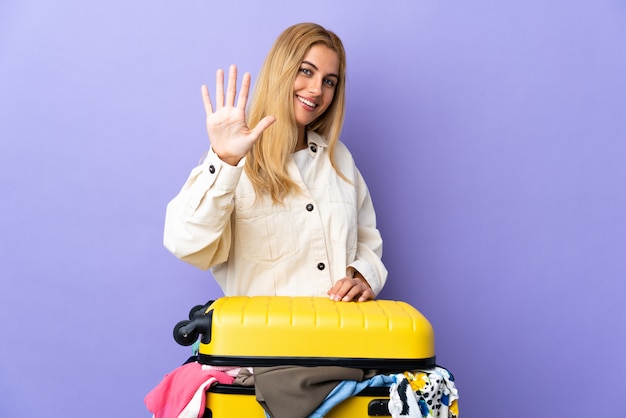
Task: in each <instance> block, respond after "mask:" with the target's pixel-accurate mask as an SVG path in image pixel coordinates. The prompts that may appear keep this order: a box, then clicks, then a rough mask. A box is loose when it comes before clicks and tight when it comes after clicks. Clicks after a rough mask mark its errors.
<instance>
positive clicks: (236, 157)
mask: <svg viewBox="0 0 626 418" xmlns="http://www.w3.org/2000/svg"><path fill="white" fill-rule="evenodd" d="M249 90H250V73H245V74H244V75H243V79H242V81H241V90H240V91H239V97H238V99H237V103H236V104H235V97H236V96H237V67H236V66H235V65H231V66H230V69H229V71H228V87H227V89H226V95H224V71H223V70H221V69H220V70H217V75H216V81H215V108H214V107H213V103H212V102H211V97H210V96H209V89H208V87H207V86H206V85H202V87H201V92H202V101H203V102H204V110H205V111H206V127H207V133H208V134H209V140H210V142H211V148H212V149H213V151H214V152H215V153H216V154H217V156H218V157H220V159H221V160H222V161H224V162H226V163H228V164H230V165H237V163H238V162H239V161H240V160H241V159H242V158H243V157H245V156H246V154H247V153H248V151H249V150H250V148H252V146H253V145H254V143H255V142H256V140H257V139H259V137H260V136H261V134H262V133H263V131H264V130H265V129H267V128H268V127H269V126H270V125H271V124H272V123H274V121H275V120H276V119H275V118H274V117H273V116H266V117H264V118H263V119H261V121H259V123H258V124H257V125H256V126H255V127H254V128H253V129H250V128H249V127H248V125H247V123H246V104H247V102H248V92H249Z"/></svg>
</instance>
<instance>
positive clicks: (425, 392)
mask: <svg viewBox="0 0 626 418" xmlns="http://www.w3.org/2000/svg"><path fill="white" fill-rule="evenodd" d="M395 379H396V383H394V384H392V385H391V388H390V392H389V399H390V400H389V412H390V413H391V416H392V417H394V418H402V417H409V418H457V417H458V416H459V405H458V399H459V393H458V390H457V388H456V385H455V384H454V376H453V375H452V373H450V372H449V371H448V370H447V369H444V368H443V367H435V368H433V369H429V370H414V371H410V372H409V371H407V372H404V373H402V374H397V375H395Z"/></svg>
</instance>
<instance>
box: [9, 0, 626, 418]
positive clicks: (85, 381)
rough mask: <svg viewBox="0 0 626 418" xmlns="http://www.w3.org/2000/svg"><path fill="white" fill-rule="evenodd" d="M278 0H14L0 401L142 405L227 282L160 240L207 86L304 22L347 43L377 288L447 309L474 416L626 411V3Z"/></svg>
mask: <svg viewBox="0 0 626 418" xmlns="http://www.w3.org/2000/svg"><path fill="white" fill-rule="evenodd" d="M278 3H279V2H273V3H272V2H270V4H276V5H278ZM280 3H281V4H280V7H278V6H269V5H267V4H262V2H258V1H238V2H208V1H205V2H200V1H197V0H195V1H194V0H192V1H188V2H153V1H150V2H149V1H132V2H127V1H119V0H114V1H109V2H96V3H94V2H78V1H69V0H60V1H55V2H47V1H41V0H31V1H17V0H8V1H7V0H4V1H3V2H2V3H1V4H0V119H1V120H0V141H1V148H0V191H1V194H0V195H1V196H2V203H1V205H0V215H1V216H0V240H1V241H0V246H1V247H0V248H1V252H0V276H1V281H0V309H1V315H0V326H1V329H2V331H3V337H2V338H0V353H2V356H1V359H0V416H3V417H8V416H11V417H18V418H19V417H32V416H48V417H78V416H83V415H85V414H88V415H89V416H91V417H103V418H104V417H106V418H110V417H125V416H128V417H130V416H132V417H142V416H145V417H148V416H149V414H148V412H147V411H146V409H145V407H144V405H143V397H144V396H145V394H146V393H147V392H148V391H149V390H150V389H151V388H152V387H153V386H155V385H156V384H157V383H158V382H159V380H160V379H161V377H162V376H163V375H164V374H165V373H167V372H168V371H170V370H171V369H173V368H174V367H176V366H177V365H178V364H179V363H180V362H181V361H182V360H183V359H185V358H186V356H187V355H188V354H189V349H188V348H182V347H179V346H177V345H176V344H175V343H174V341H173V339H172V337H171V329H172V326H173V325H174V324H175V323H176V322H177V321H178V320H180V319H183V318H184V317H185V315H186V313H187V311H188V309H189V308H190V307H191V306H192V305H194V304H196V303H200V302H204V301H206V300H208V299H210V298H215V297H218V296H219V295H220V293H219V290H218V288H217V287H216V285H215V284H214V283H213V281H212V279H211V278H210V276H209V275H208V273H205V272H200V271H197V270H195V269H194V268H192V267H189V266H187V265H185V264H184V263H182V262H180V261H178V260H176V259H175V258H174V257H173V256H171V255H169V254H168V253H167V252H166V250H165V249H163V247H162V245H161V237H162V225H163V215H164V210H165V205H166V203H167V202H168V200H169V199H170V198H172V197H173V196H174V195H175V193H176V192H177V191H178V188H179V187H180V186H181V185H182V182H183V181H184V179H185V178H186V176H187V173H188V171H189V170H190V169H191V167H192V166H193V165H194V163H195V162H196V161H197V158H198V156H199V155H200V154H201V153H202V152H203V151H204V150H205V148H206V146H207V140H206V134H205V131H204V115H203V109H202V103H201V99H200V95H199V85H200V84H201V83H203V82H208V83H210V84H209V85H212V83H213V79H214V72H215V69H216V68H218V67H226V66H227V65H229V64H230V63H232V62H234V63H237V64H238V65H239V66H240V67H241V68H242V69H246V70H250V71H251V72H252V73H253V76H254V74H256V72H257V71H258V68H259V66H260V64H261V61H262V59H263V56H264V55H265V53H266V51H267V50H268V49H269V47H270V45H271V43H272V42H273V40H274V38H275V37H276V36H277V35H278V33H279V32H280V31H281V30H282V29H284V28H285V27H287V26H288V25H290V24H292V23H295V22H299V21H305V20H311V21H317V22H319V23H321V24H323V25H326V26H328V27H329V28H331V29H333V30H335V31H336V32H337V33H338V34H339V35H340V36H342V38H343V39H344V41H345V44H346V47H347V51H348V55H349V87H348V88H349V97H348V100H349V102H348V107H349V109H348V117H347V124H346V127H345V131H344V136H343V139H344V141H345V142H346V143H347V144H348V146H349V147H350V148H351V150H352V151H353V153H354V155H355V158H356V160H357V162H358V163H359V165H360V167H361V169H362V171H363V174H364V176H365V178H366V180H367V181H368V183H369V185H370V188H371V192H372V195H373V197H374V201H375V204H376V206H377V210H378V215H379V222H380V227H381V230H382V233H383V237H384V238H385V241H386V246H385V255H384V259H385V262H386V263H387V265H388V267H389V270H390V277H389V284H388V286H387V287H386V288H385V290H384V291H383V294H382V297H385V298H389V299H402V300H406V301H408V302H410V303H412V304H414V305H415V306H417V307H418V308H419V309H420V310H421V311H422V312H423V313H424V314H425V315H426V316H427V317H428V318H429V319H430V320H431V321H432V323H433V325H434V326H435V331H436V335H437V352H438V359H439V362H440V363H441V364H442V365H444V366H447V367H448V368H450V369H451V370H452V371H453V372H454V373H455V374H456V375H457V381H458V386H459V388H460V391H461V392H460V393H461V411H462V413H463V415H464V416H466V417H508V418H522V417H527V416H563V417H564V416H568V417H589V416H600V415H601V416H620V415H621V414H623V407H622V405H621V404H619V402H617V401H616V400H618V399H621V397H622V392H623V390H621V389H622V388H623V376H624V375H626V360H625V358H624V354H623V353H624V349H625V348H626V329H625V328H626V325H625V324H626V307H625V304H624V303H623V299H624V294H626V264H625V263H626V261H625V260H626V257H625V253H626V187H625V185H624V179H626V76H625V74H626V43H624V39H626V9H625V8H624V5H623V3H622V2H619V1H617V0H614V1H608V0H606V1H594V2H589V1H571V2H567V4H565V3H562V2H559V3H561V4H557V2H556V1H545V0H531V1H526V2H523V3H519V2H515V3H516V4H506V5H504V4H502V3H503V2H497V1H478V0H470V1H463V2H457V1H455V2H444V1H421V2H415V1H410V0H405V1H400V0H393V1H387V2H383V4H384V5H382V6H377V7H374V6H365V5H364V4H365V3H364V2H362V1H352V0H350V1H342V2H337V1H334V0H333V1H330V0H328V1H327V0H322V1H318V2H316V3H315V4H307V5H305V6H303V5H302V3H299V2H291V1H284V2H280ZM517 3H519V5H518V4H517ZM306 9H310V11H307V12H305V11H304V10H306ZM264 17H265V18H264Z"/></svg>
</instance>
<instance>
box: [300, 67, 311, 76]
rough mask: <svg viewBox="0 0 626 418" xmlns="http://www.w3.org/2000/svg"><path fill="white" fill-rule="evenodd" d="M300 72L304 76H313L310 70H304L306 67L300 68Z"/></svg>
mask: <svg viewBox="0 0 626 418" xmlns="http://www.w3.org/2000/svg"><path fill="white" fill-rule="evenodd" d="M300 72H301V73H302V74H304V75H311V74H313V72H312V71H311V70H309V69H308V68H304V67H302V68H300Z"/></svg>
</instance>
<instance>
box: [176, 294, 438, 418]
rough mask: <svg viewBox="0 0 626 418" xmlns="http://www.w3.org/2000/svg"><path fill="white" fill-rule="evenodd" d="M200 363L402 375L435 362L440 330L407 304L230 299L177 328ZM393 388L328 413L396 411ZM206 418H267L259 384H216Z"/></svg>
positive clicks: (201, 309)
mask: <svg viewBox="0 0 626 418" xmlns="http://www.w3.org/2000/svg"><path fill="white" fill-rule="evenodd" d="M174 338H175V340H176V341H177V342H178V343H179V344H182V345H191V344H193V343H194V342H196V341H197V340H198V338H200V346H199V353H198V361H199V362H200V363H201V364H208V365H215V366H246V367H249V366H262V367H268V366H280V365H295V366H329V365H332V366H343V367H355V368H362V369H378V370H380V371H381V372H388V373H398V372H403V371H406V370H416V369H426V368H431V367H434V366H435V345H434V332H433V328H432V326H431V324H430V323H429V322H428V320H427V319H426V318H425V317H424V316H423V315H422V314H421V313H420V312H419V311H418V310H417V309H415V308H414V307H412V306H411V305H409V304H407V303H405V302H399V301H391V300H372V301H367V302H333V301H331V300H329V299H327V298H316V297H286V296H285V297H283V296H274V297H262V296H256V297H223V298H220V299H217V300H215V301H211V302H209V303H207V304H206V305H203V306H197V307H195V308H193V309H192V310H191V312H190V314H189V320H185V321H181V322H179V323H178V324H177V325H176V327H175V328H174ZM388 395H389V390H388V388H368V389H366V390H364V391H363V392H361V393H360V394H359V396H354V397H352V398H349V399H347V400H345V401H343V402H342V403H340V404H339V405H337V406H335V408H333V409H332V410H331V411H330V413H329V414H327V415H326V417H328V418H340V417H351V418H352V417H361V416H390V414H389V412H387V402H388ZM206 405H207V409H206V413H205V415H204V417H205V418H206V417H211V418H222V417H223V418H226V417H230V418H232V417H233V416H241V417H250V418H255V417H258V418H264V417H265V414H264V411H263V408H262V407H261V406H260V405H259V404H258V402H256V398H255V396H254V388H246V387H241V386H233V385H231V386H229V385H217V386H214V387H212V388H210V389H209V391H208V392H207V399H206Z"/></svg>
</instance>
